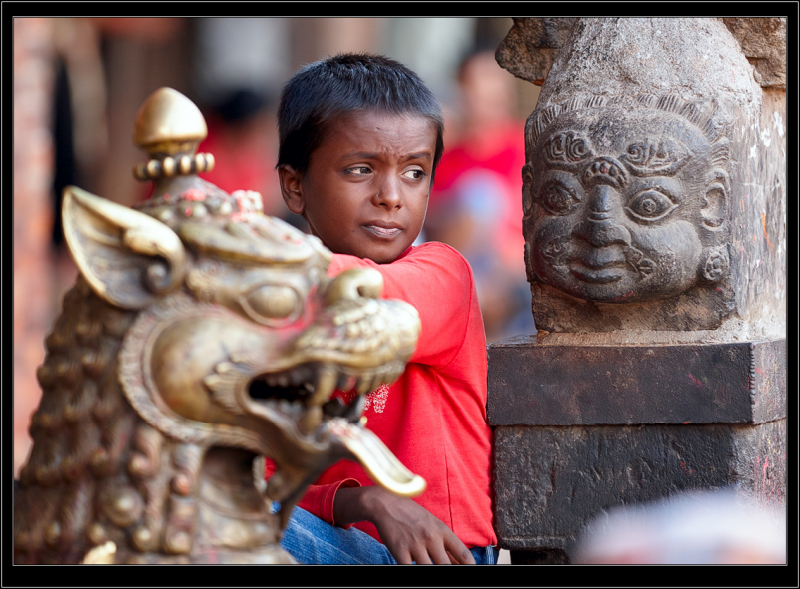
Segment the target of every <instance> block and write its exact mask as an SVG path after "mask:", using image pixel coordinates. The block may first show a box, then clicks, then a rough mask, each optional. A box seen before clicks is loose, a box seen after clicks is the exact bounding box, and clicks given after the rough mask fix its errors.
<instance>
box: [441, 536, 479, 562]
mask: <svg viewBox="0 0 800 589" xmlns="http://www.w3.org/2000/svg"><path fill="white" fill-rule="evenodd" d="M446 548H447V552H448V553H450V556H451V557H452V558H454V559H455V561H456V562H455V564H475V558H474V557H473V556H472V553H471V552H470V551H469V548H467V547H466V546H464V544H463V543H462V542H461V540H459V539H458V538H456V537H455V536H453V540H451V541H450V543H449V545H447V546H446Z"/></svg>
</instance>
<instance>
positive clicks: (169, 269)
mask: <svg viewBox="0 0 800 589" xmlns="http://www.w3.org/2000/svg"><path fill="white" fill-rule="evenodd" d="M61 216H62V220H63V224H64V236H65V238H66V241H67V245H68V246H69V249H70V252H71V253H72V257H73V258H74V259H75V263H76V264H77V266H78V269H79V270H80V272H81V274H82V275H83V277H84V278H85V279H86V281H87V282H88V283H89V285H90V286H91V287H92V289H93V290H94V292H95V293H96V294H97V296H99V297H100V298H102V299H104V300H105V301H107V302H109V303H111V304H112V305H115V306H118V307H122V308H124V309H139V308H142V307H144V306H145V305H147V304H148V303H150V302H152V301H153V300H154V299H155V298H157V297H158V296H161V295H163V294H165V293H166V292H169V291H170V290H172V289H174V288H175V287H177V286H179V285H180V284H181V283H182V281H183V277H184V274H185V273H186V266H187V262H186V249H185V248H184V246H183V244H182V243H181V240H180V238H179V237H178V235H177V234H176V233H175V232H174V231H173V230H172V229H170V228H169V227H167V226H166V225H165V224H164V223H162V222H161V221H159V220H157V219H154V218H153V217H151V216H149V215H146V214H144V213H142V212H139V211H136V210H134V209H131V208H128V207H125V206H122V205H119V204H117V203H114V202H112V201H110V200H107V199H105V198H101V197H99V196H95V195H94V194H91V193H89V192H86V191H85V190H81V189H80V188H76V187H75V186H68V187H66V188H65V189H64V198H63V205H62V208H61Z"/></svg>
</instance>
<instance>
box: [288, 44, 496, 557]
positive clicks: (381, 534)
mask: <svg viewBox="0 0 800 589" xmlns="http://www.w3.org/2000/svg"><path fill="white" fill-rule="evenodd" d="M278 125H279V134H280V150H279V156H278V165H277V168H278V172H279V175H280V181H281V190H282V194H283V198H284V200H285V201H286V204H287V205H288V207H289V209H290V210H291V211H292V212H294V213H296V214H298V215H302V216H303V218H304V219H305V220H306V222H307V223H308V225H309V227H310V230H311V232H312V233H313V234H314V235H316V236H318V237H319V238H320V239H321V240H322V241H323V243H324V244H325V245H326V246H327V247H328V248H329V249H330V250H331V251H332V252H333V254H334V255H333V257H332V261H331V264H330V267H329V270H328V273H329V275H330V276H334V275H336V274H338V273H339V272H342V271H343V270H346V269H348V268H352V267H356V266H369V267H372V268H375V269H376V270H378V271H379V272H380V273H381V274H382V275H383V279H384V289H383V293H382V296H383V297H386V298H396V299H402V300H404V301H407V302H409V303H410V304H412V305H413V306H414V307H415V308H416V309H417V310H418V312H419V314H420V320H421V325H422V329H421V333H420V338H419V343H418V346H417V349H416V351H415V353H414V354H413V356H412V357H411V359H410V361H409V363H408V365H407V367H406V370H405V372H404V374H403V375H402V376H401V377H400V379H399V380H398V381H397V382H395V383H394V384H392V385H391V386H382V387H380V388H378V389H377V390H375V391H373V392H372V393H369V394H368V395H367V397H366V400H365V408H364V415H365V416H366V417H367V424H368V425H367V427H369V429H371V430H372V431H373V432H374V433H375V434H376V435H377V436H378V437H379V438H380V439H381V440H382V441H383V442H384V444H386V446H387V447H388V448H389V449H390V450H391V451H392V452H393V453H394V454H395V455H396V456H397V457H398V458H399V459H400V460H401V461H402V462H403V463H404V464H405V465H406V466H407V467H408V468H409V469H411V470H412V471H413V472H415V473H416V474H419V475H421V476H422V477H424V478H425V479H426V481H427V487H426V489H425V491H424V492H423V493H422V494H421V495H419V496H417V497H415V498H413V499H410V498H405V497H398V496H396V495H394V494H392V493H390V492H388V491H386V490H384V489H382V488H381V487H378V486H376V485H374V484H373V482H372V481H371V479H370V478H369V476H368V475H367V474H366V473H365V472H364V470H363V469H362V468H361V467H360V466H359V465H358V464H356V463H354V462H351V461H341V462H339V463H337V464H336V465H334V466H333V467H331V468H330V469H328V470H327V471H326V472H325V473H323V475H322V476H321V477H320V479H319V480H318V481H317V482H316V484H315V485H312V486H311V487H310V488H309V490H308V492H307V493H306V495H305V497H304V498H303V499H302V500H301V501H300V502H299V503H298V507H296V508H295V510H294V511H293V512H292V515H291V518H290V521H289V525H288V526H287V529H286V531H285V535H284V539H283V542H282V544H283V546H284V547H285V548H286V549H287V550H288V551H289V552H290V553H292V554H293V555H294V556H295V558H297V560H298V561H300V562H304V563H321V564H345V563H364V564H373V563H393V562H396V563H399V564H410V563H412V562H415V563H417V564H427V563H436V564H439V563H441V564H450V563H464V564H471V563H473V562H478V563H492V564H493V563H495V562H496V561H497V554H498V550H497V548H496V546H495V545H496V544H497V539H496V536H495V533H494V531H493V527H492V503H491V495H490V456H491V431H490V428H489V426H488V424H487V422H486V371H487V358H486V338H485V334H484V328H483V321H482V318H481V313H480V308H479V306H478V300H477V295H476V291H475V283H474V279H473V276H472V270H471V268H470V266H469V264H468V262H467V261H466V259H465V258H464V257H463V256H461V254H459V253H458V252H457V251H456V250H455V249H453V248H452V247H450V246H447V245H445V244H442V243H424V244H422V245H419V246H416V247H413V246H412V244H413V242H414V241H415V239H416V238H417V236H418V235H419V233H420V231H421V229H422V224H423V221H424V219H425V213H426V210H427V203H428V196H429V193H430V188H431V185H432V183H433V177H434V172H435V170H436V165H437V163H438V161H439V158H440V157H441V154H442V151H443V139H442V137H443V128H444V123H443V117H442V111H441V106H440V105H439V103H438V101H437V100H436V98H435V97H434V96H433V94H432V93H431V92H430V90H428V89H427V88H426V87H425V86H424V84H423V83H422V81H421V80H420V79H419V78H418V77H417V75H416V74H414V73H413V72H411V71H410V70H409V69H407V68H406V67H404V66H403V65H401V64H399V63H398V62H396V61H394V60H391V59H388V58H385V57H382V56H376V55H367V54H340V55H337V56H335V57H332V58H328V59H326V60H323V61H319V62H316V63H313V64H311V65H309V66H306V67H305V68H303V69H302V70H300V71H299V72H298V73H297V74H295V76H294V77H293V78H292V79H291V80H290V81H289V82H288V83H287V85H286V86H285V87H284V90H283V93H282V96H281V103H280V107H279V111H278ZM336 394H337V395H340V396H342V397H345V398H348V397H352V396H353V395H355V394H356V393H355V392H354V391H337V392H336Z"/></svg>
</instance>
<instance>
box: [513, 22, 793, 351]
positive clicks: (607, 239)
mask: <svg viewBox="0 0 800 589" xmlns="http://www.w3.org/2000/svg"><path fill="white" fill-rule="evenodd" d="M676 39H680V40H681V42H680V43H676V42H675V40H676ZM662 131H663V132H662ZM526 148H527V156H528V158H527V159H528V163H527V164H526V167H525V168H524V169H523V177H524V178H525V185H524V187H523V210H524V213H525V221H524V232H525V235H526V242H527V245H526V252H525V253H526V266H527V269H528V277H529V280H530V281H531V283H532V294H533V312H534V316H535V319H536V324H537V327H538V328H540V329H542V330H545V331H551V332H594V331H615V330H632V329H643V330H673V331H694V330H710V329H720V328H726V329H728V331H730V329H729V328H730V325H729V322H730V321H732V320H733V321H743V322H744V324H745V326H746V329H748V330H749V335H750V336H752V338H753V339H774V338H777V337H782V335H783V334H784V333H785V320H784V315H785V288H786V284H785V245H784V241H785V239H784V236H785V207H786V205H785V201H786V194H785V193H786V190H785V181H784V178H783V176H784V170H785V161H786V160H785V158H786V155H785V153H786V149H785V97H784V96H783V94H782V93H781V92H780V91H779V90H769V91H765V92H762V90H761V88H760V87H759V86H758V84H757V83H756V82H755V80H754V78H753V68H752V66H751V65H750V64H749V63H748V62H747V59H746V58H745V56H744V54H743V53H742V51H741V49H740V47H739V42H738V41H737V40H736V39H735V38H734V37H733V36H732V35H731V33H730V32H729V31H728V29H727V28H726V27H725V26H724V24H723V23H722V21H721V20H719V19H613V18H605V19H579V20H578V22H577V23H576V24H575V25H574V26H573V28H572V29H571V32H570V34H569V36H568V38H567V41H566V43H565V45H564V46H563V47H562V49H561V50H560V52H559V54H558V57H557V58H556V60H555V62H554V64H553V67H552V69H551V71H550V73H549V75H548V77H547V81H546V82H545V84H544V86H543V88H542V93H541V95H540V98H539V101H538V103H537V107H536V110H535V111H534V113H533V114H532V115H531V117H530V118H529V120H528V124H527V126H526ZM614 174H616V175H614ZM692 229H694V232H693V231H692ZM735 335H742V334H741V333H739V334H735Z"/></svg>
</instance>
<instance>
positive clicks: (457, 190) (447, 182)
mask: <svg viewBox="0 0 800 589" xmlns="http://www.w3.org/2000/svg"><path fill="white" fill-rule="evenodd" d="M457 80H458V90H459V93H458V96H457V99H456V101H455V112H454V114H453V117H452V120H451V121H450V125H449V127H445V151H444V155H443V156H442V160H441V163H440V164H439V167H438V168H437V170H436V180H435V183H434V187H433V190H432V192H431V199H430V206H429V212H428V218H427V220H426V225H425V237H426V238H427V239H430V240H433V241H441V242H444V243H447V244H449V245H451V246H453V247H454V248H455V249H457V250H458V251H460V252H461V253H462V254H463V255H464V257H466V258H467V260H469V262H470V265H471V266H472V269H473V272H474V273H475V282H476V286H477V290H478V299H479V300H480V303H481V311H482V312H483V320H484V324H485V328H486V338H487V341H488V342H492V341H496V340H500V339H504V338H507V337H510V336H513V335H520V334H532V333H534V332H535V327H534V324H533V316H532V313H531V294H530V287H529V285H528V283H527V280H526V277H525V264H524V260H523V248H524V244H525V240H524V238H523V236H522V202H521V191H522V173H521V170H522V166H523V165H524V164H525V143H524V137H523V133H522V132H521V130H522V129H524V128H525V122H524V119H522V118H520V117H518V116H517V111H516V106H517V95H516V93H515V83H514V78H513V77H511V76H509V75H508V72H506V71H505V70H503V69H502V68H500V66H499V65H497V62H496V61H495V59H494V49H486V50H479V51H475V52H473V53H471V54H470V55H469V56H468V57H466V58H465V59H464V60H463V61H462V62H461V64H460V66H459V68H458V77H457Z"/></svg>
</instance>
